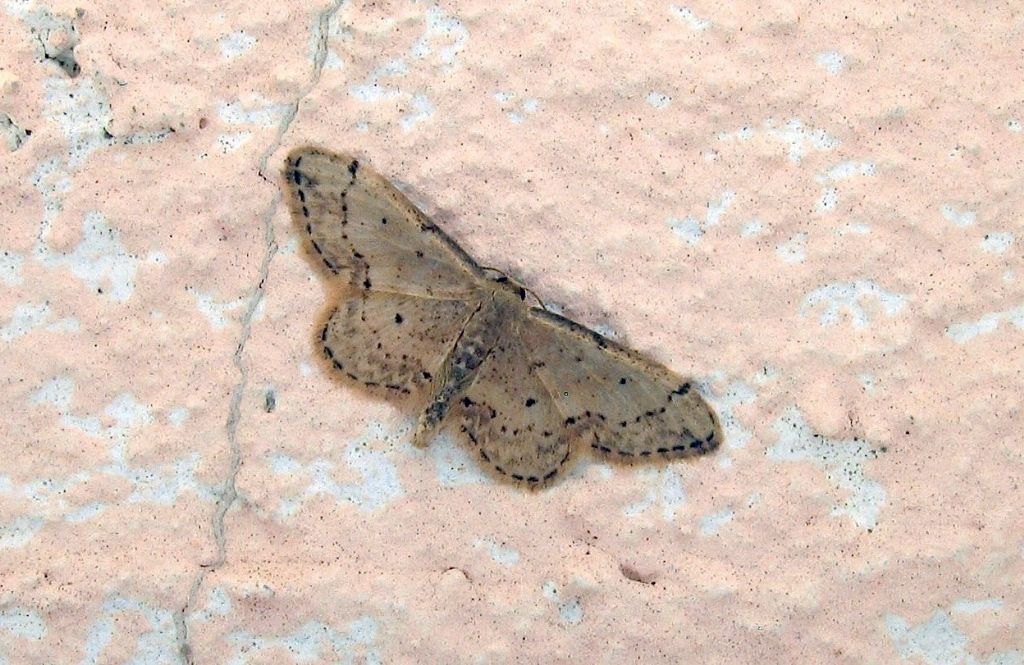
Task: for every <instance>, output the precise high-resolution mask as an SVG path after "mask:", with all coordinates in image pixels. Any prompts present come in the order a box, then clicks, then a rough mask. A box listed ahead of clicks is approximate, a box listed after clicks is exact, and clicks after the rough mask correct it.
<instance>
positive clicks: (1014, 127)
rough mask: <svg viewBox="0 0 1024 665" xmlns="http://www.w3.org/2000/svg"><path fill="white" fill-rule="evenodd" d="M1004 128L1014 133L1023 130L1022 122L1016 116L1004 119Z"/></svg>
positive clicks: (1023, 124)
mask: <svg viewBox="0 0 1024 665" xmlns="http://www.w3.org/2000/svg"><path fill="white" fill-rule="evenodd" d="M1006 128H1007V129H1009V130H1010V131H1011V132H1013V133H1014V134H1020V133H1021V132H1024V123H1022V122H1021V121H1020V120H1018V119H1017V118H1010V119H1009V120H1007V121H1006Z"/></svg>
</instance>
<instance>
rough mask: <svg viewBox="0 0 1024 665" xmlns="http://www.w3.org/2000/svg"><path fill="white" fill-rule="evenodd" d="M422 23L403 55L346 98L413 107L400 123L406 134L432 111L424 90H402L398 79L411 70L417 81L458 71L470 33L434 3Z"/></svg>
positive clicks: (378, 69) (357, 84)
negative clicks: (401, 102) (391, 101)
mask: <svg viewBox="0 0 1024 665" xmlns="http://www.w3.org/2000/svg"><path fill="white" fill-rule="evenodd" d="M424 23H425V26H424V30H423V32H422V33H421V34H420V36H419V37H418V38H417V39H416V41H415V42H414V43H413V44H412V46H411V47H410V48H409V51H408V52H407V54H406V55H405V56H403V57H400V58H395V59H393V60H391V61H389V62H387V63H385V64H384V65H382V66H380V67H377V68H376V69H374V70H373V71H372V72H370V74H369V75H368V76H367V78H366V79H365V80H363V81H361V82H357V83H353V84H352V85H350V86H349V95H351V96H352V97H353V98H354V99H356V100H357V101H360V102H363V103H366V104H374V103H377V102H381V101H384V100H389V99H401V100H403V101H407V102H408V103H410V104H412V105H413V107H414V108H417V110H416V113H415V114H413V115H412V116H409V115H407V116H405V117H403V118H400V120H399V122H400V123H401V124H402V127H403V129H405V130H406V131H409V130H410V129H411V128H412V127H413V126H414V125H415V124H416V123H417V122H418V121H420V120H424V119H426V118H429V117H431V116H432V115H433V112H434V109H433V105H432V104H431V103H430V102H429V100H428V99H427V97H426V94H425V92H424V89H423V88H421V89H418V90H408V89H403V88H402V86H401V85H400V84H399V83H400V82H399V81H398V80H397V79H400V78H403V77H405V76H406V75H408V74H409V73H410V72H411V71H413V70H415V72H416V73H417V74H419V76H416V77H413V78H415V79H416V80H420V81H422V80H424V79H427V80H429V79H431V78H435V77H437V76H438V75H441V76H445V75H448V74H450V73H451V72H453V71H455V70H456V69H457V68H458V66H459V61H458V56H459V54H460V53H461V52H462V50H463V49H464V48H465V47H466V44H467V43H468V42H469V31H468V30H467V29H466V27H465V26H464V25H463V24H462V22H461V21H460V20H459V19H457V18H455V17H453V16H451V15H449V14H447V13H445V11H444V10H443V9H441V7H439V6H437V5H436V4H432V5H430V6H429V7H427V10H426V13H425V14H424ZM428 111H429V112H428Z"/></svg>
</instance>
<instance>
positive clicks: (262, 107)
mask: <svg viewBox="0 0 1024 665" xmlns="http://www.w3.org/2000/svg"><path fill="white" fill-rule="evenodd" d="M288 110H289V109H288V105H287V104H275V103H274V102H272V101H270V100H269V99H267V98H266V97H263V96H261V95H250V96H249V97H247V98H246V100H245V101H242V100H240V99H239V100H235V101H231V102H221V103H220V104H219V105H218V106H217V115H218V117H219V118H220V119H221V121H222V122H224V123H226V124H228V125H253V126H256V127H276V126H277V125H278V124H279V123H280V122H281V119H282V118H283V117H284V116H285V114H286V113H287V112H288Z"/></svg>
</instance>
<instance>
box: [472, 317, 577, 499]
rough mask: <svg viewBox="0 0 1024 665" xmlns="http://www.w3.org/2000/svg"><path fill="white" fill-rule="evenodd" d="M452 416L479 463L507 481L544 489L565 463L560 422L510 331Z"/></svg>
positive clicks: (566, 440) (565, 435) (566, 446)
mask: <svg viewBox="0 0 1024 665" xmlns="http://www.w3.org/2000/svg"><path fill="white" fill-rule="evenodd" d="M452 410H453V412H454V413H455V414H457V415H458V416H461V419H462V425H463V430H464V431H465V433H466V434H467V436H469V438H470V440H471V441H472V442H473V443H474V444H475V445H476V446H477V448H478V450H479V452H480V455H481V456H482V457H483V458H484V460H486V461H487V462H489V463H490V464H491V465H492V466H493V467H494V468H495V469H496V470H497V471H498V472H499V473H501V474H503V475H504V476H507V477H508V478H511V479H512V480H516V481H519V482H523V483H527V484H529V485H534V486H537V485H541V484H544V483H546V482H548V481H550V480H552V479H553V478H554V477H555V476H556V475H557V474H558V472H559V471H560V470H561V469H562V467H563V466H564V465H565V463H566V461H567V460H568V458H569V452H570V432H569V430H568V429H567V428H566V426H565V417H564V416H563V415H562V413H561V412H560V411H559V409H558V405H557V404H556V403H555V401H554V399H552V396H551V393H550V391H549V390H548V388H547V386H546V385H545V384H544V381H543V380H542V379H541V377H540V375H539V374H538V372H537V371H536V369H535V368H534V367H532V366H531V363H530V354H529V352H528V350H527V349H526V347H525V345H524V343H523V340H522V339H520V338H519V337H518V336H517V335H516V334H515V330H514V329H513V327H511V326H510V327H509V328H508V329H507V330H505V331H503V334H502V336H501V338H500V339H499V340H498V342H497V344H496V345H495V346H494V348H493V349H491V352H490V353H489V354H488V355H487V357H486V358H485V359H484V360H483V362H482V363H481V364H480V365H479V367H478V368H477V370H476V378H475V379H474V381H473V383H472V385H471V386H470V387H469V389H468V390H467V391H466V392H465V394H464V396H463V397H462V401H461V402H460V403H458V404H457V405H455V406H454V407H453V409H452Z"/></svg>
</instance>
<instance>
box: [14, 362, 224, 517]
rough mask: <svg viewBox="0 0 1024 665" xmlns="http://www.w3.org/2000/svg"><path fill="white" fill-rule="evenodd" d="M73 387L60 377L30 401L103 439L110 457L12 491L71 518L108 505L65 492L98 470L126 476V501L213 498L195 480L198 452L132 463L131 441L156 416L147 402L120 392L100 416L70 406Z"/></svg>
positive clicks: (65, 424)
mask: <svg viewBox="0 0 1024 665" xmlns="http://www.w3.org/2000/svg"><path fill="white" fill-rule="evenodd" d="M75 390H76V386H75V382H74V381H73V380H72V379H71V378H69V377H67V376H58V377H56V378H54V379H51V380H50V381H47V382H46V383H45V384H43V385H42V386H41V387H40V388H39V389H38V390H36V391H35V392H34V393H32V394H31V395H30V397H29V404H30V405H32V406H35V407H45V406H51V407H53V408H54V409H55V410H56V411H57V415H58V417H59V422H60V424H61V426H62V427H64V428H66V429H70V430H77V431H79V432H81V433H82V434H84V435H86V436H90V437H94V438H99V439H104V440H105V441H106V442H107V443H108V446H109V448H108V453H109V460H108V461H106V462H105V463H101V464H99V465H97V466H95V467H90V468H85V469H80V470H79V471H78V472H76V473H75V474H73V475H71V476H68V477H66V478H56V477H47V478H46V479H45V480H39V481H29V482H27V483H26V484H25V485H23V486H21V487H19V488H14V489H13V490H12V491H14V492H15V493H21V494H23V495H25V496H31V497H33V498H34V500H36V501H37V503H39V504H41V505H42V506H44V507H46V510H47V512H48V514H50V513H52V514H57V515H61V516H63V518H64V519H66V520H68V521H71V522H81V521H84V520H87V519H90V518H92V517H94V516H96V515H98V514H99V513H100V512H102V511H103V510H105V509H106V508H107V504H98V503H87V504H71V503H69V500H68V498H67V497H68V496H72V495H73V493H72V492H70V491H69V490H70V489H71V488H73V487H74V486H76V485H79V484H82V483H87V482H90V481H91V480H92V479H93V478H95V477H96V476H100V475H112V476H116V477H119V478H123V479H125V480H127V481H128V483H129V484H130V486H131V488H132V491H131V492H130V493H129V494H127V495H124V494H120V495H119V497H118V501H122V500H123V502H125V503H157V504H162V505H170V504H173V503H174V502H175V501H177V500H178V498H180V497H181V496H182V495H183V494H185V493H191V494H194V495H196V496H198V497H200V498H202V499H205V500H207V501H213V500H214V492H213V490H212V489H211V488H210V487H207V486H205V485H202V484H200V483H199V481H198V480H197V475H198V467H199V462H200V456H199V453H195V452H193V453H191V454H189V455H186V456H184V457H182V458H179V459H177V460H173V461H170V462H168V463H164V464H154V465H150V466H147V467H142V466H133V465H132V464H130V455H129V454H128V445H129V443H130V442H131V440H132V439H133V438H134V437H135V436H136V435H137V434H138V433H139V432H140V431H143V430H144V429H145V428H146V427H147V426H149V425H150V424H152V423H153V421H154V418H153V416H152V413H151V411H150V408H149V407H148V406H145V405H143V404H140V403H139V402H138V401H137V400H136V399H135V398H134V397H133V396H132V395H130V394H128V393H121V394H120V395H118V396H116V397H115V398H114V399H113V400H111V401H110V402H109V403H108V404H107V405H106V406H105V407H104V409H103V412H102V415H103V417H102V418H101V417H100V416H99V415H94V414H87V415H76V414H75V413H73V412H72V410H71V407H72V404H73V402H74V394H75ZM105 423H111V424H109V425H106V424H105Z"/></svg>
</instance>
